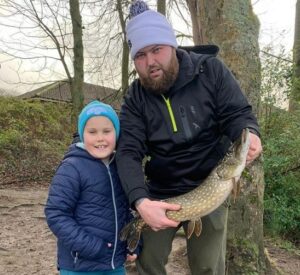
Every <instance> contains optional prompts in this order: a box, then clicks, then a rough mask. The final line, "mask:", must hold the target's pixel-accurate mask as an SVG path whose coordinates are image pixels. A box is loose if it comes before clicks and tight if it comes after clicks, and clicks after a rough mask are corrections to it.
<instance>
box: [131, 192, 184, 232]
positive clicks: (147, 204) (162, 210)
mask: <svg viewBox="0 0 300 275" xmlns="http://www.w3.org/2000/svg"><path fill="white" fill-rule="evenodd" d="M136 209H137V211H138V212H139V214H140V215H141V217H142V218H143V220H144V221H145V222H146V223H147V224H148V225H149V226H150V227H151V228H152V230H154V231H158V230H161V229H166V228H167V227H177V226H178V225H179V222H175V221H173V220H170V219H168V218H167V216H166V210H173V211H177V210H179V209H180V205H179V204H170V203H166V202H162V201H151V200H149V199H147V198H145V199H143V201H142V202H141V203H140V204H138V205H137V206H136Z"/></svg>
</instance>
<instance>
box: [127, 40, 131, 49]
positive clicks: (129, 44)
mask: <svg viewBox="0 0 300 275" xmlns="http://www.w3.org/2000/svg"><path fill="white" fill-rule="evenodd" d="M127 43H128V47H129V49H131V48H132V43H131V41H130V40H128V41H127Z"/></svg>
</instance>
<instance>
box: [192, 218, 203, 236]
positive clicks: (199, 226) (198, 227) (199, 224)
mask: <svg viewBox="0 0 300 275" xmlns="http://www.w3.org/2000/svg"><path fill="white" fill-rule="evenodd" d="M194 232H195V234H196V236H197V237H199V236H200V234H201V232H202V221H201V218H199V220H196V221H195V229H194Z"/></svg>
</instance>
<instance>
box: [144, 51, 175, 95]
mask: <svg viewBox="0 0 300 275" xmlns="http://www.w3.org/2000/svg"><path fill="white" fill-rule="evenodd" d="M153 67H154V68H157V66H153ZM153 67H150V68H149V70H148V71H150V70H151V69H153ZM159 69H161V70H162V71H163V74H162V76H161V77H160V78H159V79H158V80H155V79H152V78H150V77H149V76H141V75H139V77H140V81H141V84H142V86H143V87H144V88H145V89H146V90H147V91H149V92H151V93H154V94H157V95H159V94H164V93H166V92H167V91H168V90H169V89H170V88H171V87H172V85H173V84H174V82H175V80H176V78H177V76H178V71H179V64H178V60H177V57H176V52H175V51H174V52H173V54H172V59H171V61H170V63H169V65H168V66H167V68H163V67H162V66H161V65H160V66H159Z"/></svg>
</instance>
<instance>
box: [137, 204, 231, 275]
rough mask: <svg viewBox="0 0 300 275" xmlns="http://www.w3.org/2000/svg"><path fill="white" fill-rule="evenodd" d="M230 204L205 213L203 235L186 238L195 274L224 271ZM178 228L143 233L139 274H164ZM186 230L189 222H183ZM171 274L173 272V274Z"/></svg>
mask: <svg viewBox="0 0 300 275" xmlns="http://www.w3.org/2000/svg"><path fill="white" fill-rule="evenodd" d="M227 217H228V207H227V204H224V205H222V206H220V207H219V208H218V209H216V210H215V211H214V212H212V213H211V214H210V215H207V216H205V217H203V218H202V219H201V220H202V232H201V235H200V237H196V236H195V234H193V235H192V237H191V238H190V239H188V240H187V256H188V262H189V267H190V270H191V274H192V275H202V274H203V275H204V274H213V275H224V274H225V255H226V233H227ZM179 228H180V226H179V227H178V228H168V229H165V230H161V231H158V232H154V231H152V230H145V231H143V233H142V238H143V248H142V252H141V254H140V255H139V257H138V259H137V261H136V266H137V270H138V273H139V274H140V275H165V274H167V273H166V269H165V265H166V264H167V262H168V256H169V254H170V253H171V250H172V241H173V239H174V237H175V234H176V232H177V231H178V229H179ZM183 228H184V231H185V232H186V229H187V223H183ZM170 275H172V274H170Z"/></svg>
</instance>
